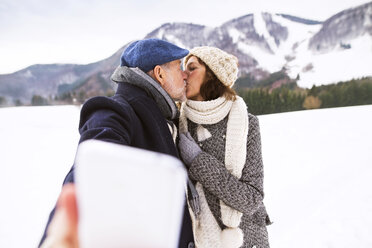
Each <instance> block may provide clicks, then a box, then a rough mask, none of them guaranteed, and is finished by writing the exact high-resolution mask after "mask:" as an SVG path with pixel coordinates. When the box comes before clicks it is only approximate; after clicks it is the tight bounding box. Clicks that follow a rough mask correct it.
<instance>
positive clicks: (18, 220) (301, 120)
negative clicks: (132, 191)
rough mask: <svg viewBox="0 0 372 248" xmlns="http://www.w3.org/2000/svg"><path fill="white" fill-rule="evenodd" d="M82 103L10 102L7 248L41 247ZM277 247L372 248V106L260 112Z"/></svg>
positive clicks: (4, 183) (2, 130)
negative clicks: (34, 104)
mask: <svg viewBox="0 0 372 248" xmlns="http://www.w3.org/2000/svg"><path fill="white" fill-rule="evenodd" d="M79 112H80V109H79V107H77V106H48V107H18V108H2V109H0V116H1V118H2V119H1V120H2V121H1V122H0V137H1V140H0V151H2V155H1V156H0V169H1V173H0V195H1V197H2V202H1V204H0V209H1V211H0V220H1V225H0V247H7V248H13V247H14V248H18V247H36V246H37V244H38V242H39V241H40V238H41V235H42V232H43V228H44V227H45V223H46V221H47V218H48V215H49V212H50V210H51V209H52V207H53V206H54V204H55V202H56V199H57V196H58V195H59V192H60V190H61V185H62V182H63V179H64V177H65V175H66V174H67V172H68V171H69V169H70V167H71V165H72V164H73V161H74V156H75V152H76V147H77V144H78V141H79V134H78V131H77V126H78V124H79ZM258 118H259V120H260V128H261V137H262V149H263V150H262V154H263V161H264V170H265V181H264V183H265V184H264V186H265V199H264V202H265V204H266V207H267V210H268V213H269V215H270V218H271V220H272V221H273V222H274V224H273V225H270V226H268V232H269V239H270V244H271V247H275V248H298V247H301V248H326V247H327V248H335V247H337V248H339V247H345V248H349V247H353V248H354V247H358V248H359V247H363V248H366V247H372V239H371V234H370V230H371V228H370V227H371V225H372V213H371V209H372V191H371V190H370V189H371V187H372V181H371V175H372V166H371V164H372V153H371V150H372V142H371V140H372V132H371V126H372V105H366V106H357V107H346V108H334V109H320V110H307V111H299V112H290V113H281V114H272V115H263V116H258Z"/></svg>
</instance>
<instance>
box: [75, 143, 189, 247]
mask: <svg viewBox="0 0 372 248" xmlns="http://www.w3.org/2000/svg"><path fill="white" fill-rule="evenodd" d="M75 170H76V171H75V172H76V173H75V183H76V191H77V192H76V193H77V204H78V211H79V226H78V232H79V233H78V235H79V242H80V247H82V248H86V247H89V248H95V247H99V248H102V247H105V248H110V247H130V248H137V247H138V248H167V247H169V248H174V247H177V246H178V240H179V235H180V230H181V222H182V217H183V210H184V203H185V202H184V201H185V189H186V182H187V173H186V170H185V168H184V166H183V164H182V162H181V161H180V160H178V159H177V158H175V157H172V156H170V155H166V154H161V153H156V152H151V151H147V150H142V149H138V148H133V147H129V146H123V145H118V144H113V143H108V142H103V141H98V140H88V141H85V142H83V143H81V144H80V145H79V147H78V151H77V154H76V158H75Z"/></svg>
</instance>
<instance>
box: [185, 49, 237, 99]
mask: <svg viewBox="0 0 372 248" xmlns="http://www.w3.org/2000/svg"><path fill="white" fill-rule="evenodd" d="M195 57H196V56H195ZM196 58H197V59H198V61H199V63H200V64H202V65H204V66H205V69H206V70H205V77H204V82H203V83H202V85H201V86H200V95H201V96H202V97H203V98H204V100H205V101H210V100H214V99H217V98H218V97H221V96H224V97H225V98H226V99H227V100H232V101H235V99H236V95H237V94H236V92H235V90H233V89H231V88H230V87H227V86H225V85H224V84H223V83H222V82H221V81H220V80H219V79H218V78H217V77H216V75H215V74H214V73H213V71H212V70H211V69H210V68H209V67H208V65H206V64H205V63H204V62H203V61H202V60H201V59H200V58H198V57H196ZM186 63H187V61H186Z"/></svg>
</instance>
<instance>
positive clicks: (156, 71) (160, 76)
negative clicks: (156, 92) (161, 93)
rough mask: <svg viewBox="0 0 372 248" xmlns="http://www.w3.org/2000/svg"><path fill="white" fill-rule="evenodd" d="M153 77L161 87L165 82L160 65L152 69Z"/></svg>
mask: <svg viewBox="0 0 372 248" xmlns="http://www.w3.org/2000/svg"><path fill="white" fill-rule="evenodd" d="M154 77H155V80H156V81H158V83H159V84H160V85H161V86H163V85H164V83H165V81H164V70H163V68H161V66H160V65H157V66H155V68H154Z"/></svg>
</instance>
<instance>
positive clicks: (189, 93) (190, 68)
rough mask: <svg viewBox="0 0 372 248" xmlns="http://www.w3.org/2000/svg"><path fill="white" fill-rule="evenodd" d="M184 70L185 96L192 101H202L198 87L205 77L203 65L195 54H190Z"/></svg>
mask: <svg viewBox="0 0 372 248" xmlns="http://www.w3.org/2000/svg"><path fill="white" fill-rule="evenodd" d="M185 72H186V74H187V80H186V97H187V98H188V99H190V100H194V101H203V100H204V99H203V97H202V96H201V95H200V87H201V86H202V84H203V82H204V78H205V73H206V68H205V65H202V64H200V63H199V61H198V59H197V58H196V57H195V56H191V57H190V58H189V60H188V61H187V63H186V68H185Z"/></svg>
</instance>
